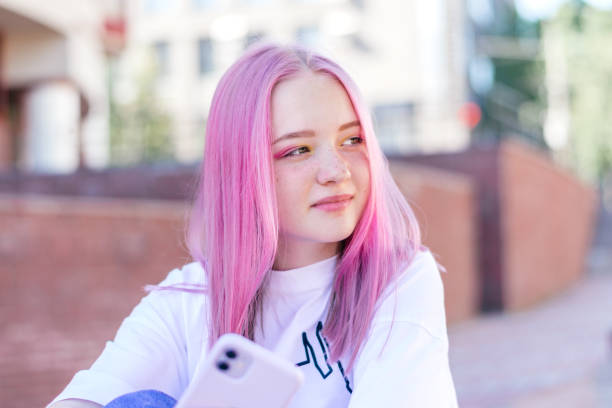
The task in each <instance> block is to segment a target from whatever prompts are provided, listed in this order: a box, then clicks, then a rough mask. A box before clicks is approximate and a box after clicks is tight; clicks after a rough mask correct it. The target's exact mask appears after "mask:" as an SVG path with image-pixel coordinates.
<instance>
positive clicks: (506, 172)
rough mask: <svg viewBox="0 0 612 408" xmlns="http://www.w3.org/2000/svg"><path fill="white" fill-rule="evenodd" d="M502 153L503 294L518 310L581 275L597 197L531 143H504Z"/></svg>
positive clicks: (559, 288)
mask: <svg viewBox="0 0 612 408" xmlns="http://www.w3.org/2000/svg"><path fill="white" fill-rule="evenodd" d="M499 157H500V176H501V180H500V192H499V194H500V206H501V213H502V215H503V216H502V218H501V242H502V245H503V249H502V251H503V254H504V282H503V291H504V294H503V296H504V304H505V307H506V309H508V310H515V309H521V308H525V307H527V306H530V305H532V304H534V303H536V302H538V301H540V300H542V299H545V298H547V297H550V296H552V295H554V294H556V293H559V292H560V291H562V290H564V289H566V288H568V287H569V286H570V285H571V284H572V283H574V282H575V281H576V280H577V279H578V278H580V276H581V275H582V273H583V269H584V260H585V257H586V254H587V251H588V248H589V246H590V243H591V238H592V234H593V223H594V221H595V216H596V214H595V211H596V200H597V198H596V194H595V192H594V190H593V189H592V188H589V187H587V186H585V185H583V184H582V183H580V182H578V180H576V179H575V178H574V177H573V176H571V175H570V174H569V173H568V172H566V171H564V170H562V169H560V168H559V167H556V166H553V165H552V163H551V161H550V160H548V159H547V158H546V157H543V155H542V154H541V153H539V152H538V151H536V150H534V149H532V148H530V147H529V146H526V145H524V144H521V143H517V142H514V143H504V144H503V145H502V146H501V147H500V150H499Z"/></svg>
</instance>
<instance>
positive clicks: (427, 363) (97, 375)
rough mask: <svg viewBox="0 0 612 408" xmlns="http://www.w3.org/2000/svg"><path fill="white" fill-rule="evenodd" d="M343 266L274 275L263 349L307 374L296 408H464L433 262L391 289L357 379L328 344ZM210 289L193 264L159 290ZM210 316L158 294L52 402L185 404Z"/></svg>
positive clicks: (199, 306) (194, 303)
mask: <svg viewBox="0 0 612 408" xmlns="http://www.w3.org/2000/svg"><path fill="white" fill-rule="evenodd" d="M336 262H337V256H334V257H332V258H329V259H326V260H323V261H320V262H317V263H315V264H312V265H308V266H304V267H302V268H297V269H292V270H288V271H271V276H270V280H269V287H268V290H267V292H266V297H265V300H264V305H263V319H264V320H263V333H262V332H261V330H260V329H259V325H257V327H258V329H257V332H256V334H255V341H256V342H257V343H258V344H261V345H262V346H264V347H266V348H267V349H270V350H273V351H274V352H276V353H277V354H279V355H281V356H283V357H285V358H286V359H288V360H289V361H291V362H293V363H295V364H296V365H297V366H299V367H300V369H301V370H302V371H303V373H304V378H305V381H304V384H303V385H302V387H301V388H300V389H299V391H298V392H297V393H296V395H295V396H294V398H293V400H292V402H291V405H290V407H291V408H299V407H308V408H313V407H317V408H318V407H330V408H331V407H333V408H338V407H350V408H365V407H368V408H371V407H445V408H446V407H456V406H457V399H456V395H455V389H454V385H453V381H452V377H451V373H450V369H449V364H448V338H447V334H446V319H445V313H444V295H443V289H442V281H441V279H440V275H439V272H438V269H437V266H436V262H435V260H434V258H433V256H432V255H431V253H430V252H428V251H425V252H419V253H418V254H417V256H416V257H415V259H414V261H413V262H412V263H411V265H410V266H409V267H408V268H407V269H406V270H405V271H404V272H403V273H402V274H401V275H400V277H399V278H398V280H397V296H395V294H394V290H393V289H394V288H392V287H390V288H388V289H387V291H386V292H385V294H384V295H383V297H382V298H381V302H382V303H380V307H379V309H378V310H377V312H376V314H375V316H374V319H373V321H372V325H371V327H370V331H369V334H368V338H367V341H366V343H365V344H364V346H363V347H362V349H361V351H360V353H359V355H358V357H357V360H356V362H355V366H354V369H353V371H352V372H351V373H346V372H345V368H346V364H347V363H348V358H343V359H341V360H340V362H339V363H331V362H328V361H327V356H329V350H328V348H327V344H326V342H325V340H324V338H323V337H322V335H321V329H322V325H323V323H324V320H325V316H326V312H327V308H328V300H329V297H330V294H331V289H332V283H333V277H334V271H335V266H336ZM202 282H204V271H203V270H202V268H201V266H200V264H199V263H196V262H194V263H191V264H188V265H186V266H184V267H183V268H182V269H180V270H179V269H176V270H173V271H172V272H170V274H169V275H168V277H167V278H166V279H165V280H164V281H163V282H162V283H161V284H160V285H162V286H163V285H172V284H179V283H193V284H202ZM205 308H206V300H205V295H203V294H198V293H186V292H177V291H155V292H152V293H150V294H149V295H147V296H146V297H144V298H143V299H142V301H141V302H140V303H139V304H138V305H137V306H136V307H135V308H134V310H133V311H132V313H131V314H130V316H128V317H127V318H126V319H125V320H124V321H123V323H122V324H121V327H120V328H119V331H118V332H117V335H116V337H115V340H114V341H112V342H111V341H109V342H107V344H106V347H105V349H104V351H103V353H102V354H101V355H100V357H99V358H98V359H97V360H96V362H95V363H94V364H93V365H92V366H91V368H90V369H88V370H83V371H79V372H78V373H76V375H75V376H74V378H73V379H72V381H71V382H70V383H69V384H68V386H67V387H66V388H65V389H64V391H63V392H62V393H61V394H60V395H58V396H57V397H56V398H55V400H54V401H53V402H55V401H59V400H62V399H68V398H80V399H85V400H89V401H94V402H97V403H99V404H102V405H105V404H107V403H108V402H110V401H111V400H112V399H114V398H116V397H117V396H119V395H122V394H126V393H129V392H134V391H139V390H144V389H155V390H159V391H162V392H165V393H166V394H169V395H170V396H172V397H174V398H176V399H177V400H178V399H179V398H180V396H181V394H182V393H183V392H184V390H185V389H186V388H187V385H188V384H189V381H190V379H191V378H192V377H193V374H194V371H195V368H196V364H197V362H198V361H199V360H200V354H201V353H203V352H206V347H205V345H206V344H208V331H207V318H206V316H207V314H206V313H205V310H206V309H205ZM394 309H395V316H394ZM392 322H393V325H392V326H391V323H392ZM390 327H391V333H390V334H389V328H390ZM385 342H386V346H385V347H384V349H383V345H384V344H385Z"/></svg>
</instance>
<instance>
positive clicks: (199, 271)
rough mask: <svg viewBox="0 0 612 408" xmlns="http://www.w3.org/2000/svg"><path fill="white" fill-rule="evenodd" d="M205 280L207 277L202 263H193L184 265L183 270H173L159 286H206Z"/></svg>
mask: <svg viewBox="0 0 612 408" xmlns="http://www.w3.org/2000/svg"><path fill="white" fill-rule="evenodd" d="M205 279H206V277H205V273H204V268H202V265H201V264H200V262H191V263H188V264H185V265H183V266H182V267H181V268H177V269H173V270H171V271H170V273H168V275H167V276H166V278H165V279H164V280H162V281H161V282H160V283H159V284H158V285H157V286H158V287H168V286H179V287H180V286H182V285H190V286H191V285H196V286H204V284H205Z"/></svg>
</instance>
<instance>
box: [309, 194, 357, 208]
mask: <svg viewBox="0 0 612 408" xmlns="http://www.w3.org/2000/svg"><path fill="white" fill-rule="evenodd" d="M352 199H353V195H351V194H339V195H335V196H329V197H325V198H323V199H321V200H319V201H317V202H316V203H314V204H313V205H312V207H313V208H317V209H319V210H324V211H337V210H342V209H344V208H346V207H347V206H348V205H349V204H350V203H351V200H352Z"/></svg>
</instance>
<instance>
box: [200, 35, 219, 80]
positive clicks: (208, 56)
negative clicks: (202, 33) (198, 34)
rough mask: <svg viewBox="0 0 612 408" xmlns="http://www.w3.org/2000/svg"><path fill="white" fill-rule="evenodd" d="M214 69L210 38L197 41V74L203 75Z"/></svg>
mask: <svg viewBox="0 0 612 408" xmlns="http://www.w3.org/2000/svg"><path fill="white" fill-rule="evenodd" d="M214 69H215V63H214V58H213V45H212V41H211V39H210V38H200V39H199V40H198V72H199V73H200V75H205V74H207V73H209V72H211V71H213V70H214Z"/></svg>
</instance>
